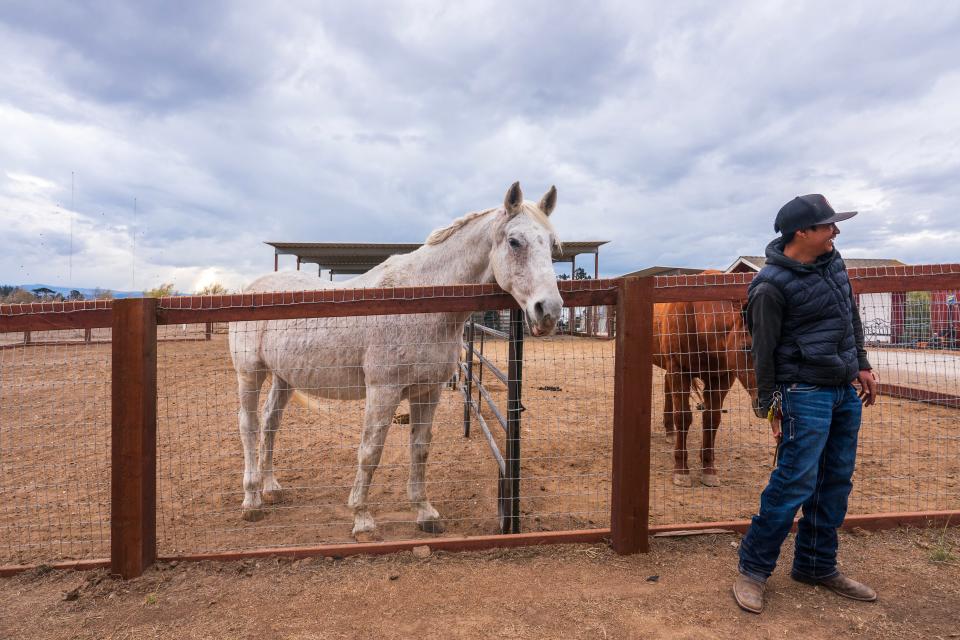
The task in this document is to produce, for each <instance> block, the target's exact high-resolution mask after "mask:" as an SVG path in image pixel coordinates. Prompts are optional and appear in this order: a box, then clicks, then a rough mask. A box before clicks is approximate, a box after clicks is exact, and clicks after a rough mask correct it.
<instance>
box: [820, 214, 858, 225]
mask: <svg viewBox="0 0 960 640" xmlns="http://www.w3.org/2000/svg"><path fill="white" fill-rule="evenodd" d="M855 215H857V212H856V211H840V212H838V213H835V214H833V215H832V216H830V217H829V218H827V219H826V220H821V221H820V222H818V223H817V224H832V223H834V222H843V221H844V220H849V219H850V218H852V217H853V216H855Z"/></svg>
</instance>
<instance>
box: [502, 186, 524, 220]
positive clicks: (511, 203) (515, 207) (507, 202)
mask: <svg viewBox="0 0 960 640" xmlns="http://www.w3.org/2000/svg"><path fill="white" fill-rule="evenodd" d="M522 204H523V191H521V190H520V183H519V182H514V183H513V184H512V185H510V188H509V189H507V197H505V198H504V199H503V208H504V209H506V210H507V215H508V216H510V217H513V216H515V215H517V214H518V213H520V207H521V205H522Z"/></svg>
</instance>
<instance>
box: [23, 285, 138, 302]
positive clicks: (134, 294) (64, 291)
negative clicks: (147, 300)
mask: <svg viewBox="0 0 960 640" xmlns="http://www.w3.org/2000/svg"><path fill="white" fill-rule="evenodd" d="M12 286H15V287H20V288H21V289H23V290H24V291H31V292H32V291H33V290H34V289H39V288H41V287H45V288H47V289H50V290H51V291H53V292H54V293H59V294H61V295H62V296H63V297H64V298H66V297H67V296H68V295H70V292H71V291H73V290H74V289H76V290H77V291H79V292H80V293H82V294H83V297H84V298H88V299H89V298H93V292H94V290H95V289H84V288H82V287H55V286H53V285H51V284H17V285H12ZM110 292H111V293H112V294H113V297H114V298H140V297H142V296H143V291H113V290H111V291H110Z"/></svg>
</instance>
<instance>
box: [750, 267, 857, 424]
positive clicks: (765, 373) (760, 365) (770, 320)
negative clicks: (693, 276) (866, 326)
mask: <svg viewBox="0 0 960 640" xmlns="http://www.w3.org/2000/svg"><path fill="white" fill-rule="evenodd" d="M851 306H852V308H853V335H854V340H855V341H856V343H857V362H858V366H859V368H860V370H861V371H863V370H865V369H871V368H872V367H871V366H870V362H869V361H868V360H867V351H866V349H864V346H863V325H862V323H861V321H860V312H859V310H858V309H857V304H856V300H851ZM785 307H786V301H785V300H784V298H783V294H782V293H780V291H779V290H778V289H777V288H776V287H775V286H774V285H772V284H770V283H766V282H764V283H760V284H758V285H757V287H756V289H754V291H753V292H752V294H751V295H750V302H749V305H748V306H747V323H748V326H749V328H750V333H751V335H752V336H753V349H752V351H753V366H754V369H755V370H756V373H757V406H756V407H755V410H756V413H757V415H758V416H759V417H761V418H765V417H767V411H769V409H770V403H771V401H772V399H773V392H774V391H776V389H777V372H776V365H775V360H774V351H776V349H777V346H778V345H779V343H780V333H781V326H782V323H783V313H784V308H785Z"/></svg>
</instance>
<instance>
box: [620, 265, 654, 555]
mask: <svg viewBox="0 0 960 640" xmlns="http://www.w3.org/2000/svg"><path fill="white" fill-rule="evenodd" d="M616 331H617V350H616V354H617V355H616V363H615V365H614V366H615V372H614V399H613V497H612V499H611V514H610V537H611V539H612V542H613V550H614V551H616V552H617V553H619V554H628V553H636V552H637V551H642V552H646V551H648V550H649V540H648V535H649V524H650V523H649V520H650V418H651V409H650V404H651V401H652V393H653V349H652V347H653V278H626V279H624V281H623V285H622V286H621V288H620V292H619V296H618V297H617V330H616Z"/></svg>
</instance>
